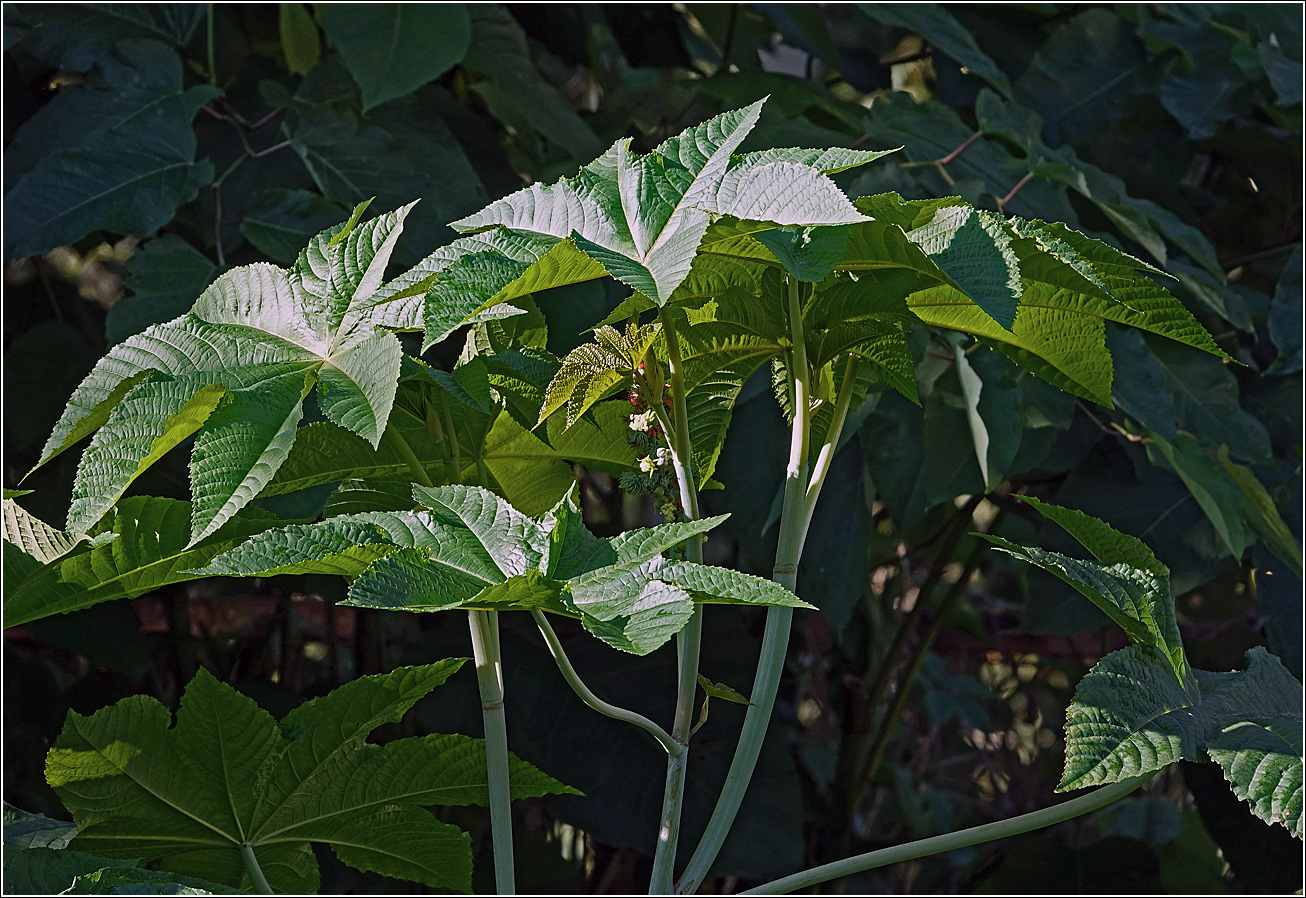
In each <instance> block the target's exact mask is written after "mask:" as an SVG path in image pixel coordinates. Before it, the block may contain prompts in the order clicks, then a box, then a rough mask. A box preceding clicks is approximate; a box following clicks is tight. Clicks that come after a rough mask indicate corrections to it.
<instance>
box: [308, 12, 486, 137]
mask: <svg viewBox="0 0 1306 898" xmlns="http://www.w3.org/2000/svg"><path fill="white" fill-rule="evenodd" d="M326 36H327V41H328V42H329V43H330V44H331V45H332V46H334V47H336V48H338V49H339V50H340V55H341V56H342V57H343V58H344V61H345V65H346V66H347V67H348V68H349V73H350V74H351V75H353V76H354V80H355V81H357V82H358V86H359V87H360V88H361V89H362V92H363V111H364V112H366V111H367V110H369V109H371V108H372V107H373V106H379V105H381V104H382V103H385V102H386V101H388V100H393V99H395V98H396V97H399V96H402V95H404V94H406V93H409V92H410V91H412V90H415V89H416V88H418V87H421V86H422V85H423V84H425V83H426V82H428V81H433V80H434V79H436V78H438V77H439V76H440V75H443V74H444V73H445V72H446V71H447V70H448V69H449V67H450V66H452V65H454V64H455V63H457V62H459V61H460V60H461V59H462V58H463V54H464V53H465V52H467V47H468V44H469V42H470V40H471V22H470V20H469V19H468V15H467V8H466V7H465V6H464V5H463V4H461V3H382V4H376V5H369V6H366V7H365V6H362V5H356V4H341V5H338V6H335V7H330V6H328V7H327V9H326Z"/></svg>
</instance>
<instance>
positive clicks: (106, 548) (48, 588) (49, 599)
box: [4, 496, 285, 627]
mask: <svg viewBox="0 0 1306 898" xmlns="http://www.w3.org/2000/svg"><path fill="white" fill-rule="evenodd" d="M7 501H12V500H7ZM190 520H191V508H190V503H187V502H179V501H177V500H176V499H157V498H154V497H152V496H133V497H130V498H127V499H123V500H121V501H120V502H119V503H118V504H117V509H116V511H115V513H114V514H113V516H111V517H106V518H105V519H104V520H102V521H101V522H100V524H99V525H98V526H96V527H94V528H92V529H91V530H90V532H89V533H88V534H87V535H88V536H89V537H90V539H91V541H90V543H82V544H81V545H80V546H79V547H77V548H76V549H74V550H73V551H70V552H69V553H67V554H64V555H61V556H58V557H55V558H53V559H51V560H49V561H46V562H44V563H42V562H41V561H39V560H38V558H36V557H33V556H32V555H30V554H28V553H27V552H26V550H24V549H23V548H22V546H21V545H18V544H14V543H11V542H9V536H8V531H7V532H6V537H5V582H4V625H5V626H6V627H16V626H19V625H21V624H25V623H29V622H30V621H34V620H38V619H40V618H42V617H48V616H49V615H51V614H64V613H67V612H69V611H78V610H81V609H83V608H89V607H91V606H92V605H98V604H99V603H100V602H107V601H110V600H112V599H122V598H134V597H136V596H139V595H144V594H145V593H147V592H150V591H152V590H155V589H158V588H159V587H161V586H166V585H168V584H171V583H180V582H183V581H185V580H193V579H194V576H193V575H191V574H188V573H186V570H187V569H189V568H194V567H200V566H203V565H204V564H207V563H208V561H209V560H210V559H211V558H213V557H214V556H216V555H218V554H219V553H221V552H225V551H226V550H228V549H230V548H232V547H233V546H235V545H237V544H238V543H240V542H241V541H242V540H244V539H245V538H246V537H248V536H251V535H253V534H255V533H261V532H263V531H265V530H268V529H269V528H272V527H275V526H277V525H279V524H282V523H285V522H284V521H282V520H281V519H279V518H276V517H274V516H272V515H270V514H268V513H267V512H265V511H263V510H262V509H258V508H247V509H245V510H243V511H242V512H240V513H239V514H236V515H234V516H232V517H231V518H230V519H228V521H227V522H226V523H225V524H224V525H223V526H222V527H220V528H218V529H217V530H216V531H214V532H213V533H212V534H210V535H209V536H207V537H205V538H204V539H202V540H200V541H199V542H198V543H195V544H193V545H188V541H187V536H186V534H187V532H188V529H189V524H190ZM55 532H56V533H58V531H55Z"/></svg>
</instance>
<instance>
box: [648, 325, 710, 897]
mask: <svg viewBox="0 0 1306 898" xmlns="http://www.w3.org/2000/svg"><path fill="white" fill-rule="evenodd" d="M658 317H659V318H660V319H661V321H662V335H663V339H665V340H666V344H667V367H668V369H669V374H670V377H669V379H668V386H669V387H670V388H671V409H672V413H673V415H674V420H673V422H672V428H671V430H668V431H667V439H668V441H669V442H670V443H671V461H672V464H673V466H674V467H675V470H676V479H677V480H678V481H679V485H680V504H681V505H682V506H683V507H684V512H685V517H687V518H688V519H689V520H691V521H696V520H698V519H699V517H700V514H699V509H698V485H697V484H696V483H695V482H694V467H693V458H694V456H693V446H692V445H691V443H690V439H689V407H688V404H687V402H686V399H685V363H684V360H683V358H682V357H681V355H680V338H679V336H678V335H677V334H676V326H675V321H674V320H672V317H671V315H670V314H669V313H668V312H667V310H666V308H665V307H663V308H661V309H659V310H658ZM663 429H664V430H666V427H665V426H664V427H663ZM685 557H686V559H688V560H689V561H693V562H698V563H700V564H701V563H702V561H703V541H702V539H700V538H699V537H697V536H691V537H690V538H689V539H688V540H687V541H686V542H685ZM702 639H703V607H702V606H701V605H696V606H695V608H694V614H693V616H692V617H691V618H690V619H689V623H688V624H686V625H685V628H684V629H683V630H681V631H680V632H679V633H677V634H676V659H677V664H676V669H677V674H676V684H677V688H676V716H675V719H674V721H673V722H672V726H671V738H672V739H673V740H675V742H676V743H677V744H678V745H680V746H681V748H682V749H683V748H686V747H687V746H688V745H689V731H690V729H691V728H692V726H693V723H694V697H695V695H696V693H697V689H698V656H699V647H700V645H701V643H702ZM688 764H689V752H688V751H683V750H682V751H681V752H679V753H678V754H674V755H670V756H669V757H668V758H667V783H666V788H665V790H664V791H663V793H662V816H661V819H660V820H659V823H658V844H657V847H656V848H655V849H654V852H653V876H652V880H651V881H650V883H649V892H650V893H651V894H655V895H665V894H668V893H670V892H671V890H672V887H673V883H674V880H675V864H676V843H677V842H679V840H680V813H681V809H682V807H683V806H684V800H685V774H686V772H687V770H688Z"/></svg>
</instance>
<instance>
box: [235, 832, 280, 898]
mask: <svg viewBox="0 0 1306 898" xmlns="http://www.w3.org/2000/svg"><path fill="white" fill-rule="evenodd" d="M240 859H241V860H242V861H244V862H245V872H246V873H247V874H249V881H250V884H251V885H253V886H254V894H256V895H275V894H276V893H275V892H273V891H272V886H270V885H269V884H268V878H267V877H266V876H264V875H263V868H262V867H260V866H259V865H258V858H256V857H255V856H254V846H253V845H250V844H249V843H248V842H241V843H240Z"/></svg>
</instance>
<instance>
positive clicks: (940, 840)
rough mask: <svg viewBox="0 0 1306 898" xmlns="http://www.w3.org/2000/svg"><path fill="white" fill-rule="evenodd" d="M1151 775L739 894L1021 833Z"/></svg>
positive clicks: (777, 890) (802, 884)
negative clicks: (1047, 806)
mask: <svg viewBox="0 0 1306 898" xmlns="http://www.w3.org/2000/svg"><path fill="white" fill-rule="evenodd" d="M1155 775H1156V774H1155V771H1154V772H1152V773H1148V774H1144V775H1143V776H1137V777H1134V778H1133V779H1127V780H1123V781H1121V782H1118V783H1112V784H1111V785H1109V786H1103V787H1102V788H1101V789H1098V790H1097V791H1096V792H1092V793H1090V794H1088V795H1081V796H1079V797H1078V798H1072V799H1070V800H1069V801H1063V802H1061V804H1058V805H1053V806H1052V807H1050V808H1043V809H1042V810H1040V811H1034V812H1032V813H1029V814H1021V815H1020V816H1019V817H1011V818H1009V819H1007V820H999V821H997V822H995V823H985V824H982V825H980V826H972V827H971V828H970V829H963V830H960V831H959V832H955V833H947V834H945V835H942V836H934V837H933V838H930V839H921V840H919V841H917V842H908V843H907V844H906V845H895V846H893V847H892V848H881V849H880V850H879V851H869V852H867V853H866V854H859V855H856V856H855V857H850V858H845V859H844V860H841V861H835V862H834V863H832V864H822V865H821V866H819V867H813V868H812V869H811V870H804V871H803V872H802V873H795V874H794V875H793V876H786V877H784V878H783V879H777V880H776V881H775V882H769V883H767V884H766V885H763V886H758V887H757V888H755V889H749V890H748V891H746V892H741V893H740V894H743V895H784V894H787V893H789V892H793V891H796V890H798V889H803V888H806V887H808V886H814V885H816V884H817V883H822V882H829V881H830V880H832V879H838V878H840V877H842V876H848V875H850V874H853V873H861V872H863V871H866V870H873V869H875V868H876V867H883V866H886V865H887V864H896V863H899V862H901V861H910V860H915V859H916V858H921V857H929V856H930V855H932V854H940V853H942V852H944V851H955V850H956V849H958V848H969V847H970V846H971V845H979V844H982V843H984V842H992V841H993V840H995V839H1006V838H1010V837H1011V836H1018V835H1020V834H1021V833H1027V832H1031V831H1033V830H1036V829H1042V828H1043V827H1045V826H1052V825H1053V824H1055V823H1062V822H1064V821H1066V820H1072V819H1074V818H1075V817H1080V816H1082V815H1084V814H1088V813H1091V812H1093V811H1096V810H1097V809H1098V808H1103V807H1106V806H1107V805H1109V804H1111V803H1112V802H1114V801H1118V800H1119V799H1121V798H1124V797H1125V796H1126V795H1128V794H1129V793H1130V792H1133V791H1134V790H1135V789H1137V788H1138V787H1139V786H1141V785H1143V783H1145V782H1147V781H1148V780H1149V779H1151V778H1152V777H1153V776H1155Z"/></svg>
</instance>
